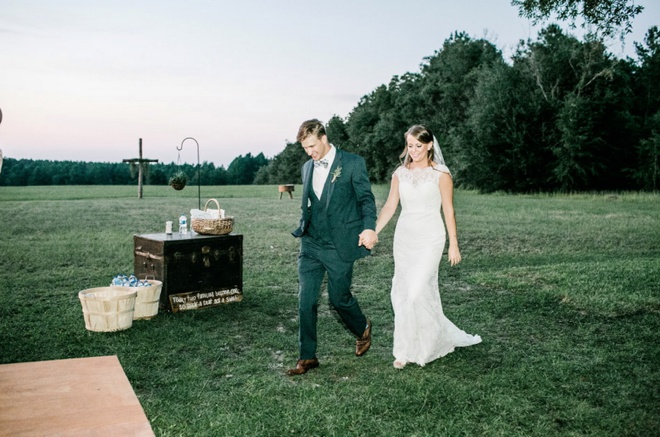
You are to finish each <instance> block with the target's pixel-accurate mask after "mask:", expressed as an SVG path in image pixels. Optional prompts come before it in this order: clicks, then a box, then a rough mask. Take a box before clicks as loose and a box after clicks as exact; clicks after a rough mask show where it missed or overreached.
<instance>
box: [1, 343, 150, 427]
mask: <svg viewBox="0 0 660 437" xmlns="http://www.w3.org/2000/svg"><path fill="white" fill-rule="evenodd" d="M0 435H11V436H22V435H66V436H154V433H153V430H152V429H151V425H150V424H149V420H147V416H146V415H145V414H144V411H143V410H142V406H141V405H140V401H139V400H138V398H137V396H136V395H135V392H134V391H133V387H131V384H130V382H129V381H128V378H127V377H126V374H125V373H124V369H123V368H122V367H121V364H120V363H119V359H118V358H117V356H114V355H113V356H105V357H93V358H73V359H68V360H53V361H36V362H30V363H16V364H3V365H0Z"/></svg>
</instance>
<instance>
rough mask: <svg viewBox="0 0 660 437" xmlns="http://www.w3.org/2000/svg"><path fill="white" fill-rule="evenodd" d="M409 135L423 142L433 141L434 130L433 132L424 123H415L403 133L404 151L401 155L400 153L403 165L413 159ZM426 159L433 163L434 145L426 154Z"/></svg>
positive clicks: (430, 163) (406, 164)
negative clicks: (409, 152) (410, 152)
mask: <svg viewBox="0 0 660 437" xmlns="http://www.w3.org/2000/svg"><path fill="white" fill-rule="evenodd" d="M408 135H411V136H412V137H413V138H415V139H416V140H417V141H419V142H420V143H422V144H428V143H433V132H431V129H429V128H428V127H426V126H424V125H423V124H415V125H413V126H410V128H409V129H408V130H407V131H406V133H405V134H403V141H404V146H403V152H402V153H401V155H399V159H401V164H402V165H403V166H408V164H410V161H412V158H411V157H410V155H409V154H408ZM426 159H428V162H429V165H432V164H433V147H431V148H430V149H429V151H428V153H427V154H426Z"/></svg>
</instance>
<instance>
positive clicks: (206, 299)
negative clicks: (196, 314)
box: [169, 287, 243, 313]
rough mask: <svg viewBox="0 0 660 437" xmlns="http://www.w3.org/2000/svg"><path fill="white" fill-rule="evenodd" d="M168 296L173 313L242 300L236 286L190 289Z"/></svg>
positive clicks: (241, 295)
mask: <svg viewBox="0 0 660 437" xmlns="http://www.w3.org/2000/svg"><path fill="white" fill-rule="evenodd" d="M169 297H170V306H171V307H172V312H173V313H176V312H177V311H185V310H198V309H200V308H208V307H213V306H217V305H222V304H224V303H229V302H240V301H241V300H243V294H242V293H241V290H240V289H239V288H238V287H234V288H227V289H224V290H215V291H191V292H189V293H180V294H172V295H170V296H169Z"/></svg>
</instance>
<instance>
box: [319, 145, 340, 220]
mask: <svg viewBox="0 0 660 437" xmlns="http://www.w3.org/2000/svg"><path fill="white" fill-rule="evenodd" d="M341 155H342V153H341V151H340V150H339V149H337V154H336V155H335V160H334V161H333V162H332V167H330V173H329V174H328V178H327V179H326V180H325V186H324V187H323V191H324V193H323V194H324V195H325V208H326V210H327V209H328V206H329V205H330V199H331V198H332V193H333V191H334V190H335V182H336V181H334V182H333V180H332V179H333V176H332V175H333V173H334V172H335V171H337V169H338V168H341Z"/></svg>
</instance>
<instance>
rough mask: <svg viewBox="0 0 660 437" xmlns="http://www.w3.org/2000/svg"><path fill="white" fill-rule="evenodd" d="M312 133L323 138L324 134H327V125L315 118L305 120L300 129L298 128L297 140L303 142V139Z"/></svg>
mask: <svg viewBox="0 0 660 437" xmlns="http://www.w3.org/2000/svg"><path fill="white" fill-rule="evenodd" d="M310 135H314V136H315V137H316V138H321V137H322V136H323V135H326V133H325V127H324V126H323V123H321V122H320V121H318V120H317V119H315V118H313V119H311V120H307V121H304V122H303V124H301V125H300V129H298V136H297V137H296V140H297V141H298V142H299V143H302V142H303V140H304V139H305V138H307V137H309V136H310Z"/></svg>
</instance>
